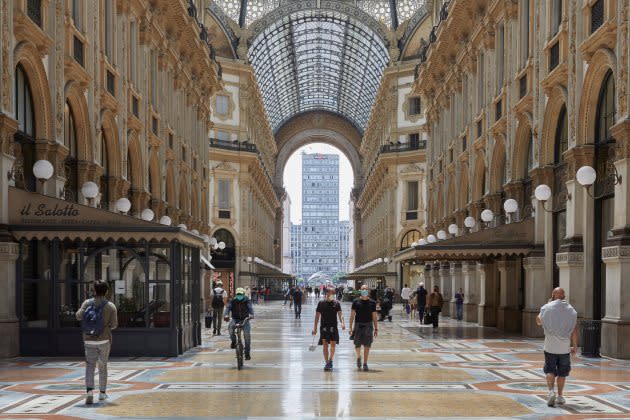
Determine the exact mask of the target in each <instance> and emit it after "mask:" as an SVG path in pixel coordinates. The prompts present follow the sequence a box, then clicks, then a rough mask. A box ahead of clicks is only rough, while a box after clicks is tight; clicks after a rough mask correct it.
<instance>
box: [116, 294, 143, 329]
mask: <svg viewBox="0 0 630 420" xmlns="http://www.w3.org/2000/svg"><path fill="white" fill-rule="evenodd" d="M137 313H138V309H137V307H136V300H135V299H134V298H133V297H126V296H122V295H121V296H120V299H118V326H119V327H121V328H125V327H131V326H133V323H134V321H135V318H136V315H137Z"/></svg>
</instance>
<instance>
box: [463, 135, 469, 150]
mask: <svg viewBox="0 0 630 420" xmlns="http://www.w3.org/2000/svg"><path fill="white" fill-rule="evenodd" d="M467 148H468V139H467V138H466V136H464V137H462V151H463V152H465V151H466V149H467Z"/></svg>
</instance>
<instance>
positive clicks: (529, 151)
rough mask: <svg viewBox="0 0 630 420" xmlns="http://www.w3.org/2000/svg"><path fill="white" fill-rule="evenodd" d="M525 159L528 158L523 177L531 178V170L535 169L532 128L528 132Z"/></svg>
mask: <svg viewBox="0 0 630 420" xmlns="http://www.w3.org/2000/svg"><path fill="white" fill-rule="evenodd" d="M525 159H527V160H526V163H525V166H524V173H523V174H522V176H523V179H527V178H529V173H530V171H531V170H532V169H534V135H533V133H532V129H531V128H530V129H529V132H528V133H527V149H526V156H525Z"/></svg>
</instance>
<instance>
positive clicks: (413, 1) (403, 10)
mask: <svg viewBox="0 0 630 420" xmlns="http://www.w3.org/2000/svg"><path fill="white" fill-rule="evenodd" d="M424 3H425V0H397V1H396V9H397V11H398V23H403V22H404V21H406V20H407V19H409V18H410V17H411V16H413V14H414V13H415V12H416V11H417V10H419V9H420V8H421V7H422V6H424Z"/></svg>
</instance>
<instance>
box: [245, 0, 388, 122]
mask: <svg viewBox="0 0 630 420" xmlns="http://www.w3.org/2000/svg"><path fill="white" fill-rule="evenodd" d="M249 60H250V62H251V64H252V66H253V68H254V71H255V73H256V77H257V79H258V86H259V88H260V90H261V93H262V97H263V100H264V102H265V107H266V108H267V115H268V117H269V122H270V124H271V127H272V129H273V130H274V131H276V130H277V129H278V128H279V127H280V126H281V125H282V124H283V123H284V122H285V121H287V120H288V119H290V118H291V117H293V116H295V115H296V114H299V113H301V112H305V111H309V110H328V111H331V112H335V113H338V114H341V115H342V116H344V117H346V118H347V119H348V120H350V121H351V122H352V123H353V124H354V125H355V126H356V127H357V129H358V130H359V131H360V132H361V133H362V132H363V129H364V128H365V125H366V123H367V120H368V117H369V114H370V109H371V106H372V103H373V101H374V98H375V96H376V92H377V89H378V86H379V83H380V80H381V76H382V73H383V69H384V68H385V66H386V65H387V62H388V60H389V54H388V51H387V47H386V46H385V44H384V42H383V40H382V39H381V38H380V37H379V36H378V35H376V34H375V33H374V32H373V31H372V30H371V29H369V28H368V27H367V26H366V25H364V24H363V23H361V22H359V21H358V20H357V19H355V18H352V17H349V16H346V15H344V14H342V13H340V12H337V11H332V10H322V9H316V10H303V11H298V12H294V13H291V14H289V15H287V16H284V17H282V18H281V19H279V20H277V21H276V22H274V23H273V24H271V25H270V26H268V27H267V28H265V30H263V31H262V32H261V33H260V34H259V35H258V36H257V37H256V38H255V39H254V40H253V42H252V44H251V47H250V50H249Z"/></svg>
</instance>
